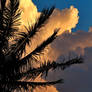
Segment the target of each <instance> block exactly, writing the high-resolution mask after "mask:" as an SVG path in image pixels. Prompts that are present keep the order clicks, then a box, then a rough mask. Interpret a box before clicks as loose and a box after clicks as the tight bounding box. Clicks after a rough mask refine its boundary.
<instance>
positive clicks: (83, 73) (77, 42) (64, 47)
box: [49, 30, 92, 92]
mask: <svg viewBox="0 0 92 92" xmlns="http://www.w3.org/2000/svg"><path fill="white" fill-rule="evenodd" d="M51 47H52V50H51V51H52V52H53V54H52V55H50V58H51V56H53V57H55V59H56V61H57V62H58V61H62V57H63V56H65V57H66V58H67V56H69V54H70V53H71V55H70V57H73V56H77V55H82V57H84V63H83V64H82V65H74V66H72V67H70V68H68V69H66V70H65V71H64V72H61V71H56V73H55V75H56V76H54V77H56V78H57V76H58V77H60V78H61V77H62V78H64V80H65V83H64V85H59V86H57V89H58V91H59V92H90V91H92V88H91V85H92V81H91V78H92V71H91V70H92V33H91V32H89V31H88V32H84V31H81V30H79V31H77V32H74V33H71V34H63V35H61V36H59V37H58V38H57V39H56V40H55V41H54V43H53V44H52V45H51ZM51 51H50V52H51ZM56 52H57V54H56ZM52 59H53V58H52ZM67 59H68V58H67ZM53 74H54V73H53V72H50V73H49V79H51V78H53ZM53 79H55V78H53ZM61 90H62V91H61Z"/></svg>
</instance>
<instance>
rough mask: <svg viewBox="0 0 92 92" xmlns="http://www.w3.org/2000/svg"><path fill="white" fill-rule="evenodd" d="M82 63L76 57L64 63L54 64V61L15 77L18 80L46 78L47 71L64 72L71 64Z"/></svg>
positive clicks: (80, 59)
mask: <svg viewBox="0 0 92 92" xmlns="http://www.w3.org/2000/svg"><path fill="white" fill-rule="evenodd" d="M81 63H83V58H81V57H76V58H73V59H71V60H68V61H66V62H63V63H62V62H61V63H56V62H55V61H53V62H48V63H44V64H42V65H41V66H40V67H38V68H33V69H31V68H30V70H29V71H27V72H25V73H19V74H18V75H16V77H18V78H25V79H27V80H28V79H35V78H36V77H37V76H39V75H40V74H41V76H43V75H44V74H45V77H46V76H47V74H48V71H49V70H50V69H52V70H55V69H57V68H58V69H59V68H60V69H61V70H64V69H66V68H68V67H70V66H71V65H73V64H81Z"/></svg>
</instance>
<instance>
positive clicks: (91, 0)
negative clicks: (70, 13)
mask: <svg viewBox="0 0 92 92" xmlns="http://www.w3.org/2000/svg"><path fill="white" fill-rule="evenodd" d="M32 1H33V2H34V3H35V4H36V5H37V8H38V10H39V11H41V10H42V9H43V8H46V7H51V6H53V5H55V7H56V8H59V9H64V8H69V7H70V6H71V5H73V6H74V7H76V8H77V9H78V10H79V16H80V19H79V23H78V25H77V27H76V28H75V29H74V31H77V30H79V29H80V30H84V31H88V29H89V27H90V26H91V25H92V11H91V10H92V0H32Z"/></svg>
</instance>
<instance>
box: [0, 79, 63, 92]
mask: <svg viewBox="0 0 92 92" xmlns="http://www.w3.org/2000/svg"><path fill="white" fill-rule="evenodd" d="M57 83H63V80H62V79H59V80H56V81H49V82H25V81H0V87H1V88H2V87H3V89H6V90H7V91H8V92H11V91H12V90H14V89H17V88H18V89H20V90H21V89H22V88H23V89H26V90H28V92H30V90H29V88H30V87H31V90H32V88H36V87H46V86H51V85H54V84H57ZM9 86H10V87H9Z"/></svg>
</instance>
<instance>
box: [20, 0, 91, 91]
mask: <svg viewBox="0 0 92 92" xmlns="http://www.w3.org/2000/svg"><path fill="white" fill-rule="evenodd" d="M33 2H34V3H32V1H31V0H20V7H19V8H20V10H22V14H21V22H22V25H21V26H20V30H21V29H22V31H25V29H24V28H23V25H26V26H28V25H27V24H28V22H29V24H30V25H31V24H32V23H35V19H36V18H37V17H39V15H40V13H41V10H42V9H43V8H48V7H51V6H53V5H55V6H56V8H57V9H55V10H54V12H53V13H52V15H51V16H50V18H49V21H48V23H46V24H45V25H44V27H42V28H40V30H39V32H38V33H37V36H35V39H33V41H32V45H33V49H34V48H35V47H36V46H37V45H38V44H40V43H41V42H43V41H44V40H46V39H47V38H48V37H49V36H50V35H51V34H52V33H53V32H54V29H55V28H61V29H60V32H59V33H58V38H57V39H56V40H55V41H54V42H53V43H52V44H51V45H50V46H49V47H48V51H47V52H45V56H42V59H50V60H56V62H58V61H61V60H62V57H66V59H68V57H69V55H70V56H71V57H75V56H80V55H81V56H82V57H83V58H84V64H82V65H74V66H72V67H70V68H68V69H66V70H65V71H64V72H61V71H59V70H58V71H56V72H54V73H53V72H50V73H49V76H48V79H49V80H55V79H57V78H64V84H63V85H62V84H61V85H57V86H55V87H54V86H52V87H48V88H47V90H45V89H44V90H43V89H41V90H39V91H35V92H51V89H52V92H92V28H91V25H92V18H91V17H92V13H91V10H92V5H91V4H92V0H34V1H33ZM89 28H90V29H89ZM72 29H73V31H74V32H72ZM66 30H69V32H68V33H66V34H63V33H64V32H65V31H66ZM38 39H39V41H38ZM26 51H27V54H28V53H29V52H30V47H27V48H26ZM53 75H54V76H53ZM38 80H39V79H38Z"/></svg>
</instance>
